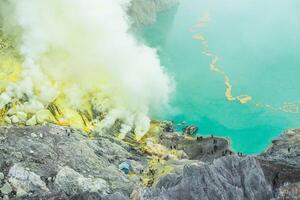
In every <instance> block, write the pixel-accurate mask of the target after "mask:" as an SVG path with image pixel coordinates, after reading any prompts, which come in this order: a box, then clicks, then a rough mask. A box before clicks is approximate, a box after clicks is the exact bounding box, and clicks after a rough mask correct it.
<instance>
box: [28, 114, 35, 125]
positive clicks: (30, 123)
mask: <svg viewBox="0 0 300 200" xmlns="http://www.w3.org/2000/svg"><path fill="white" fill-rule="evenodd" d="M36 124H37V121H36V116H35V115H34V116H32V117H31V118H30V119H28V120H27V121H26V126H34V125H36Z"/></svg>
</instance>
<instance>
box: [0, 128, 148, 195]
mask: <svg viewBox="0 0 300 200" xmlns="http://www.w3.org/2000/svg"><path fill="white" fill-rule="evenodd" d="M124 161H125V162H128V163H131V162H133V163H136V162H138V163H139V165H140V166H141V167H143V165H146V164H147V160H146V158H145V157H144V156H142V155H141V154H140V153H139V152H138V151H137V150H135V149H134V148H133V147H132V146H129V145H127V144H125V143H124V142H122V141H118V140H115V139H114V138H110V137H101V138H98V139H97V140H91V139H89V138H87V136H85V135H84V134H83V133H82V132H80V131H78V130H72V129H69V128H66V127H60V126H56V125H45V126H34V127H3V128H0V172H1V173H3V175H4V177H5V180H7V181H9V183H10V185H11V186H12V187H13V188H14V190H15V191H13V192H16V193H17V195H18V196H23V195H33V194H36V193H41V194H42V193H43V194H45V193H47V192H48V193H49V192H50V193H53V192H55V191H56V192H64V193H66V194H68V195H73V194H76V193H82V192H88V191H89V192H98V193H100V194H107V193H114V192H121V193H124V194H125V195H127V196H129V195H130V194H131V192H132V190H133V188H134V187H135V185H136V184H138V183H139V178H138V177H137V176H127V175H125V174H124V173H123V172H121V171H120V170H119V169H118V165H119V164H120V163H121V162H124ZM1 182H2V181H0V188H1Z"/></svg>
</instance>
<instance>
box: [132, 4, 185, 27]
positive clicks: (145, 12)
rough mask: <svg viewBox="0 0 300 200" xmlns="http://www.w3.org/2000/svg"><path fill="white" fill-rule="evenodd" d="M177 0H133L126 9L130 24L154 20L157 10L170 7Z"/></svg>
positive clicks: (147, 22) (138, 24) (144, 23)
mask: <svg viewBox="0 0 300 200" xmlns="http://www.w3.org/2000/svg"><path fill="white" fill-rule="evenodd" d="M178 2H179V0H133V1H132V3H131V7H130V8H129V10H128V14H129V16H130V19H131V21H132V24H133V25H132V26H133V27H137V26H140V25H147V24H151V23H153V22H155V20H156V17H157V15H158V13H159V12H161V11H163V10H166V9H169V8H171V7H172V6H174V5H176V4H177V3H178Z"/></svg>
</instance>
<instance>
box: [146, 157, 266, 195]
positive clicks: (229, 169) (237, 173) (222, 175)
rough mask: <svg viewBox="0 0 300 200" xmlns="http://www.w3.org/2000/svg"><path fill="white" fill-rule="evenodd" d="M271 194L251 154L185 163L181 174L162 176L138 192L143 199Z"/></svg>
mask: <svg viewBox="0 0 300 200" xmlns="http://www.w3.org/2000/svg"><path fill="white" fill-rule="evenodd" d="M271 197H272V189H271V187H270V186H269V184H268V183H267V181H266V179H265V177H264V174H263V171H262V169H261V167H260V165H259V163H258V162H257V161H256V160H255V158H253V157H245V158H241V157H238V156H227V157H223V158H220V159H217V160H215V161H214V162H213V163H212V164H208V163H201V162H198V163H194V164H191V165H187V166H185V167H184V169H183V173H182V175H181V176H178V175H169V176H167V177H164V178H162V179H161V181H160V183H159V184H157V185H156V186H155V187H153V188H151V189H146V190H145V191H144V194H143V195H142V199H144V200H148V199H149V200H150V199H151V200H152V199H153V200H163V199H170V200H171V199H172V200H180V199H201V200H221V199H222V200H223V199H226V200H227V199H228V200H229V199H230V200H235V199H245V200H246V199H255V200H265V199H270V198H271Z"/></svg>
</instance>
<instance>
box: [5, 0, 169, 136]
mask: <svg viewBox="0 0 300 200" xmlns="http://www.w3.org/2000/svg"><path fill="white" fill-rule="evenodd" d="M130 3H131V2H130V0H109V1H108V0H43V1H40V0H22V1H20V0H9V1H5V0H2V1H1V2H0V12H1V21H0V23H1V41H2V44H3V45H2V46H1V55H0V56H1V61H0V69H1V72H0V78H1V77H2V76H3V77H6V78H5V79H3V80H1V84H0V92H1V95H0V109H2V115H3V119H4V120H5V122H6V123H14V124H22V123H23V124H27V125H35V124H40V123H44V122H46V121H52V122H56V123H59V124H66V125H71V126H74V127H81V128H82V127H83V128H85V129H87V130H90V129H95V128H96V129H98V130H99V131H100V132H101V131H102V132H103V131H106V130H108V129H109V128H110V127H112V126H113V125H114V124H115V123H116V122H120V124H121V125H120V135H121V136H122V137H124V136H125V135H126V134H127V133H128V132H131V131H134V132H135V133H136V137H137V139H139V138H141V137H142V136H143V135H144V134H145V133H146V132H147V130H148V129H149V125H150V119H149V117H148V114H149V111H150V110H151V109H152V108H154V107H157V106H163V105H165V104H167V102H168V97H169V95H170V92H171V90H172V87H171V80H170V78H169V76H168V75H167V74H166V73H165V72H164V70H163V68H162V67H161V65H160V61H159V59H158V56H157V54H156V50H155V49H152V48H149V47H147V46H145V45H144V44H141V43H139V42H138V41H137V40H136V39H135V38H134V36H133V35H132V34H131V33H130V32H129V29H130V22H129V19H128V16H127V14H126V10H127V8H128V7H129V6H130ZM1 41H0V42H1Z"/></svg>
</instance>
